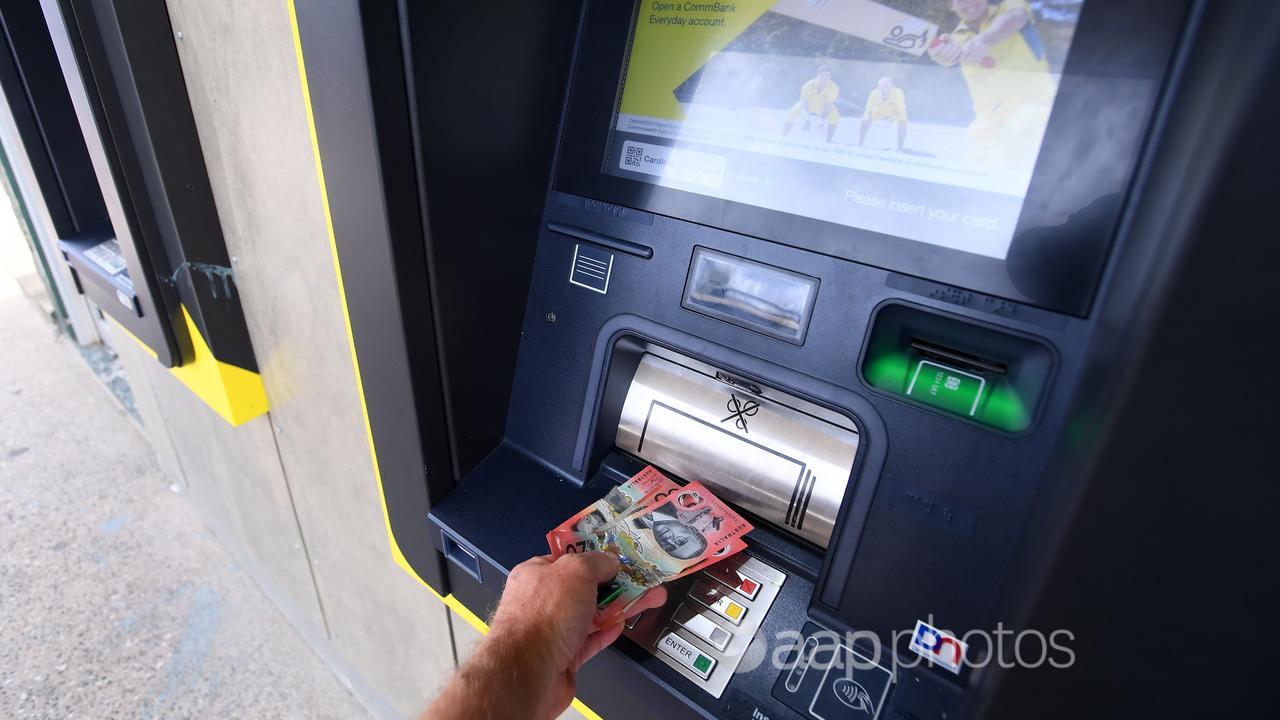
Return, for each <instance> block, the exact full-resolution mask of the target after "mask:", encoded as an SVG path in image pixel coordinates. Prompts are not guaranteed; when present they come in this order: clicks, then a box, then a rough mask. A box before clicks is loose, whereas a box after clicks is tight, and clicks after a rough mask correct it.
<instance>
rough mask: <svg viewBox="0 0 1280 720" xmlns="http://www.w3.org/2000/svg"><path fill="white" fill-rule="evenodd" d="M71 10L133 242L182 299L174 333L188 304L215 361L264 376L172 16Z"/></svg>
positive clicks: (172, 310)
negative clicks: (127, 202)
mask: <svg viewBox="0 0 1280 720" xmlns="http://www.w3.org/2000/svg"><path fill="white" fill-rule="evenodd" d="M71 5H72V7H73V8H74V9H75V12H76V17H77V20H78V21H79V26H80V31H81V35H82V37H84V39H85V50H86V57H87V59H88V64H89V70H90V72H91V73H92V77H93V78H94V80H95V81H96V84H97V87H98V90H99V97H100V101H101V103H102V109H103V112H104V116H105V120H106V126H107V129H108V132H109V134H110V136H111V141H112V144H114V145H115V147H116V150H117V154H118V157H119V162H120V165H121V168H122V169H123V170H124V173H123V174H124V178H123V179H124V181H125V182H124V183H122V184H121V183H118V186H120V190H121V192H122V194H127V196H128V197H129V198H130V199H131V201H132V206H133V209H134V212H135V213H137V215H138V216H139V222H138V230H140V231H141V234H140V235H134V239H135V240H136V241H140V242H142V243H144V244H146V245H148V246H149V249H150V252H149V253H148V254H149V255H150V257H152V258H153V261H154V262H155V266H154V271H155V275H154V280H155V282H156V283H157V284H158V285H160V286H161V287H163V288H172V292H167V291H166V292H165V293H164V295H165V296H166V299H167V300H174V299H176V302H174V303H172V304H168V303H167V304H166V308H167V310H168V316H169V318H170V319H171V322H173V323H174V328H175V332H176V333H177V335H178V336H179V337H181V336H182V335H183V334H185V322H184V321H183V320H182V317H181V312H180V310H179V309H178V305H179V304H180V305H181V306H182V307H185V308H186V310H187V312H188V313H189V314H190V315H191V318H192V320H193V321H194V323H195V325H196V328H197V329H198V331H199V332H200V334H201V336H202V337H203V339H204V341H205V342H206V343H207V344H208V346H209V349H210V350H211V351H212V352H213V355H214V357H216V358H217V359H218V360H220V361H222V362H225V363H228V364H231V365H235V366H236V367H240V368H244V369H246V370H250V371H254V372H256V371H257V369H258V365H257V360H256V359H255V357H254V354H253V346H252V344H251V342H250V340H249V332H248V328H247V327H246V325H245V322H244V313H243V309H242V308H241V305H240V294H239V291H238V289H237V288H236V284H235V275H234V273H233V272H232V269H231V261H230V258H229V256H228V254H227V249H226V244H225V241H224V240H223V237H222V226H221V224H220V223H219V220H218V211H217V207H216V206H215V204H214V200H213V192H212V190H211V188H210V185H209V176H208V173H207V171H206V169H205V163H204V156H203V154H202V152H201V149H200V138H199V136H198V134H197V132H196V126H195V118H194V116H193V115H192V113H191V106H190V103H189V101H188V99H187V88H186V83H185V81H184V79H183V76H182V66H181V63H180V61H179V59H178V51H177V48H176V47H175V45H174V39H173V30H172V27H171V26H170V23H169V15H168V12H167V11H166V9H165V8H164V6H163V5H162V4H158V3H132V2H117V1H116V0H71ZM90 18H91V19H92V23H90V22H89V20H90ZM90 35H92V36H93V37H92V38H90ZM108 78H109V80H108ZM107 87H110V88H112V89H113V90H114V92H113V93H111V94H110V96H108V93H107V92H106V88H107ZM126 168H128V169H126ZM143 216H145V220H144V219H142V217H143ZM161 258H163V260H161ZM175 296H176V297H175ZM184 345H185V343H184ZM188 352H189V350H188V348H186V347H184V353H183V357H184V361H185V360H187V359H190V357H191V356H190V355H189V354H188Z"/></svg>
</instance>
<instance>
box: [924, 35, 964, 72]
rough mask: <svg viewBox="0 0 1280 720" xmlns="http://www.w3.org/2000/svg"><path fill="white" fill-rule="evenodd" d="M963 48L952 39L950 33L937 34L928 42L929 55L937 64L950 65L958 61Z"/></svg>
mask: <svg viewBox="0 0 1280 720" xmlns="http://www.w3.org/2000/svg"><path fill="white" fill-rule="evenodd" d="M963 52H964V48H963V47H962V46H961V45H960V43H957V42H956V41H955V40H954V39H952V37H951V35H939V36H938V37H936V38H934V40H933V42H931V43H929V48H928V53H929V57H931V58H933V60H934V62H936V63H938V64H939V65H945V66H948V67H950V66H952V65H955V64H956V63H958V62H960V56H961V54H962V53H963Z"/></svg>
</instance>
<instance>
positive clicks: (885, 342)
mask: <svg viewBox="0 0 1280 720" xmlns="http://www.w3.org/2000/svg"><path fill="white" fill-rule="evenodd" d="M1052 365H1053V363H1052V354H1051V353H1050V352H1049V349H1048V348H1047V347H1046V346H1045V345H1044V344H1043V343H1041V342H1039V341H1036V340H1033V339H1031V338H1028V337H1024V336H1022V335H1015V334H1013V333H1007V332H1004V331H1000V330H997V329H995V328H990V327H986V326H982V325H977V324H973V323H969V322H966V321H963V320H960V319H958V318H953V317H950V316H946V315H941V314H938V313H933V312H930V311H926V310H922V309H917V308H914V307H909V306H905V305H897V304H891V305H886V306H885V307H883V308H881V310H880V312H879V313H877V315H876V318H875V324H874V325H873V327H872V331H871V337H870V339H869V340H868V343H867V350H866V355H865V356H864V358H863V363H862V375H863V377H864V378H865V379H866V381H867V383H868V384H869V385H871V386H872V387H875V388H878V389H880V390H883V391H885V392H888V393H891V394H893V395H897V396H899V397H901V398H903V399H905V400H907V401H909V402H912V403H915V404H918V405H921V406H923V407H926V408H928V409H930V410H934V411H938V412H943V413H946V414H948V415H953V416H957V417H961V418H965V419H967V420H970V421H973V422H977V423H980V424H982V425H986V426H988V427H991V428H995V429H997V430H1003V431H1005V432H1015V433H1016V432H1021V431H1022V430H1025V429H1026V428H1027V427H1029V426H1030V425H1031V421H1032V419H1033V418H1034V417H1035V411H1036V406H1037V405H1038V404H1039V402H1040V396H1041V394H1042V392H1043V390H1044V386H1045V384H1046V382H1047V381H1048V377H1049V371H1050V369H1051V368H1052Z"/></svg>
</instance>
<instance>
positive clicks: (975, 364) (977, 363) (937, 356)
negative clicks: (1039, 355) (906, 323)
mask: <svg viewBox="0 0 1280 720" xmlns="http://www.w3.org/2000/svg"><path fill="white" fill-rule="evenodd" d="M911 347H913V348H915V349H916V350H918V351H919V352H920V354H921V355H924V356H925V357H928V358H933V359H934V360H941V361H943V362H946V363H948V364H951V365H960V366H961V367H964V368H968V369H970V370H976V371H978V372H982V373H993V374H996V375H1004V374H1006V373H1008V372H1009V367H1008V366H1007V365H1005V364H1004V363H999V362H996V361H994V360H987V359H986V358H981V357H978V356H977V355H972V354H970V353H967V352H964V351H963V350H955V349H953V348H949V347H946V346H943V345H938V344H936V343H931V342H929V341H927V340H920V339H918V338H912V339H911Z"/></svg>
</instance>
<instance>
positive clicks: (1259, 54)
mask: <svg viewBox="0 0 1280 720" xmlns="http://www.w3.org/2000/svg"><path fill="white" fill-rule="evenodd" d="M1277 33H1280V5H1276V4H1275V3H1272V2H1265V1H1256V2H1242V3H1232V4H1230V5H1229V6H1228V5H1226V4H1224V5H1222V6H1219V7H1217V8H1214V9H1213V10H1212V11H1209V12H1206V13H1205V15H1204V22H1203V27H1202V30H1201V32H1200V33H1199V34H1200V39H1199V41H1198V42H1197V43H1195V44H1194V45H1193V46H1192V47H1191V48H1190V49H1189V52H1188V54H1187V58H1186V63H1187V69H1186V72H1185V79H1184V81H1183V88H1182V91H1181V93H1180V95H1181V98H1180V100H1179V101H1178V102H1177V103H1176V105H1175V107H1174V108H1173V113H1172V116H1171V117H1170V119H1169V121H1168V128H1167V129H1166V138H1167V140H1166V142H1167V146H1166V148H1167V149H1166V152H1165V153H1163V156H1162V157H1161V159H1160V162H1159V163H1158V164H1157V165H1156V166H1155V167H1154V168H1153V174H1152V180H1151V183H1150V188H1151V189H1152V190H1153V191H1155V192H1153V202H1152V203H1151V205H1152V207H1150V208H1149V209H1148V210H1147V211H1146V212H1144V213H1143V214H1142V216H1141V217H1139V218H1138V219H1137V220H1135V223H1134V224H1135V228H1136V229H1137V231H1138V232H1141V233H1142V234H1144V235H1147V236H1148V242H1147V243H1145V244H1144V245H1145V246H1144V247H1142V248H1133V249H1134V250H1135V252H1132V253H1129V254H1128V256H1125V257H1121V258H1120V259H1119V261H1118V263H1117V266H1118V267H1117V271H1119V270H1124V271H1126V272H1124V273H1123V274H1121V273H1119V272H1117V276H1116V277H1115V278H1114V280H1113V283H1112V284H1113V285H1114V289H1113V292H1112V295H1113V296H1115V298H1116V300H1117V301H1120V300H1123V301H1124V304H1120V305H1117V306H1113V307H1109V308H1104V312H1108V316H1107V320H1108V321H1109V324H1110V325H1111V329H1110V330H1109V331H1108V333H1107V335H1106V345H1107V346H1106V347H1105V349H1103V350H1102V351H1101V352H1100V357H1099V362H1098V364H1097V365H1096V366H1095V367H1094V368H1093V370H1092V372H1091V374H1090V376H1089V380H1090V383H1089V385H1088V391H1087V392H1085V393H1082V394H1081V397H1080V398H1079V402H1078V405H1077V408H1076V410H1075V412H1076V415H1077V417H1078V421H1077V424H1078V426H1079V427H1080V432H1078V433H1077V434H1076V436H1075V437H1074V438H1073V440H1074V441H1075V442H1073V443H1071V444H1070V446H1069V447H1064V448H1063V449H1062V453H1061V454H1062V455H1063V456H1064V458H1063V461H1062V462H1061V463H1060V465H1059V469H1060V472H1064V473H1069V474H1074V475H1077V476H1083V477H1084V480H1083V481H1082V482H1080V483H1079V485H1078V487H1076V490H1077V492H1076V493H1063V494H1062V495H1060V496H1057V497H1053V498H1050V499H1048V500H1047V501H1046V505H1052V506H1053V509H1054V511H1055V512H1056V513H1058V514H1069V515H1070V517H1071V522H1070V523H1069V524H1067V525H1066V526H1065V527H1064V528H1063V529H1064V533H1063V534H1062V535H1060V536H1057V537H1055V538H1053V540H1052V541H1051V542H1056V543H1058V547H1059V552H1058V554H1057V556H1056V557H1055V558H1054V559H1053V562H1052V563H1046V562H1045V559H1044V558H1043V557H1041V558H1038V559H1037V561H1038V563H1039V564H1040V565H1041V566H1042V567H1045V568H1046V570H1047V573H1029V575H1030V577H1031V578H1034V580H1028V579H1025V578H1020V580H1021V583H1022V584H1023V585H1024V586H1025V589H1026V591H1027V592H1026V593H1025V594H1023V595H1021V597H1022V598H1025V599H1026V601H1027V602H1028V603H1031V604H1030V606H1029V607H1028V608H1027V610H1028V611H1029V612H1028V616H1027V620H1026V622H1025V624H1026V626H1028V627H1035V628H1040V629H1043V630H1046V631H1047V630H1052V629H1063V630H1067V631H1070V632H1071V633H1072V638H1073V642H1072V643H1071V644H1072V646H1073V650H1074V653H1075V655H1074V660H1075V662H1074V663H1073V664H1072V665H1071V666H1070V667H1068V668H1065V669H1057V670H1046V669H1040V670H1029V669H1015V670H1010V671H1009V672H1007V673H1005V674H998V673H997V674H995V676H994V677H992V678H990V680H991V681H992V682H991V685H993V686H994V688H993V690H994V695H993V698H992V701H991V703H990V706H989V713H988V716H990V717H1001V718H1021V717H1029V716H1033V715H1034V716H1036V717H1041V718H1076V717H1084V716H1090V715H1106V716H1112V717H1201V716H1203V717H1247V716H1250V715H1264V714H1266V713H1267V712H1269V711H1270V709H1271V705H1272V702H1271V700H1270V698H1269V697H1268V696H1267V693H1268V691H1269V689H1270V686H1269V683H1270V682H1271V675H1272V673H1271V672H1270V670H1269V664H1268V662H1267V660H1269V653H1268V652H1267V649H1266V648H1265V646H1258V645H1253V644H1251V643H1250V642H1249V641H1247V640H1244V639H1243V638H1244V637H1246V636H1249V633H1248V631H1246V632H1245V635H1241V634H1239V633H1236V632H1235V631H1234V628H1236V627H1237V626H1239V627H1241V628H1242V629H1243V628H1255V627H1257V623H1256V622H1255V621H1262V624H1264V625H1265V624H1266V621H1265V620H1263V619H1264V618H1269V617H1270V615H1271V614H1273V612H1274V600H1273V598H1274V595H1273V591H1272V587H1273V585H1274V583H1272V582H1271V581H1270V579H1269V577H1265V576H1266V575H1267V573H1266V571H1262V575H1261V576H1260V575H1259V572H1260V570H1259V569H1260V568H1264V567H1270V566H1271V565H1272V564H1273V561H1274V558H1273V553H1274V548H1275V547H1276V546H1277V543H1278V542H1280V540H1278V538H1277V534H1276V524H1275V521H1274V508H1275V507H1276V505H1277V503H1280V492H1278V489H1280V486H1278V485H1277V484H1276V483H1275V482H1274V477H1275V474H1276V473H1275V459H1274V450H1273V446H1274V440H1273V438H1274V431H1275V419H1274V411H1273V409H1272V404H1271V401H1270V394H1269V393H1266V392H1263V393H1262V394H1259V393H1258V392H1257V391H1258V390H1260V389H1261V388H1263V387H1264V386H1265V385H1266V382H1265V381H1262V377H1264V376H1265V375H1266V374H1268V373H1269V372H1270V369H1269V370H1267V371H1264V372H1263V373H1262V374H1259V373H1258V372H1257V371H1258V369H1260V368H1263V367H1267V368H1274V362H1273V361H1272V360H1271V358H1273V357H1274V353H1275V349H1276V348H1277V347H1280V331H1278V329H1277V322H1276V319H1277V317H1280V301H1278V300H1277V297H1276V295H1275V292H1274V278H1275V268H1276V267H1278V266H1280V246H1278V245H1277V244H1276V243H1275V242H1272V241H1271V238H1272V237H1274V236H1275V232H1274V230H1273V229H1272V225H1273V221H1272V218H1271V215H1272V207H1273V206H1274V197H1275V192H1274V187H1273V184H1272V183H1271V182H1270V178H1271V177H1272V176H1273V175H1274V173H1275V171H1276V168H1277V167H1278V166H1280V137H1278V136H1277V134H1276V132H1275V123H1274V118H1275V117H1276V116H1277V113H1280V76H1278V75H1277V74H1276V72H1275V69H1276V67H1277V65H1278V64H1280V41H1277V39H1276V38H1277ZM1242 36H1252V37H1258V38H1265V40H1262V41H1260V42H1259V43H1256V44H1251V45H1249V46H1247V47H1245V46H1241V45H1240V44H1239V43H1237V42H1236V39H1238V38H1239V37H1242ZM1225 77H1230V78H1231V82H1224V81H1223V78H1225ZM1188 168H1194V171H1193V172H1186V169H1188ZM1135 245H1136V243H1135ZM1029 562H1033V561H1029ZM1046 574H1047V577H1046V576H1045V575H1046ZM1042 578H1043V583H1041V582H1040V579H1042ZM1259 651H1261V652H1259ZM1235 658H1239V660H1235ZM1233 660H1234V661H1233ZM1169 661H1172V663H1173V665H1177V666H1180V667H1182V668H1186V669H1188V670H1190V672H1186V673H1185V675H1184V677H1185V678H1186V683H1185V684H1183V685H1180V686H1179V687H1178V689H1177V690H1173V689H1171V688H1170V685H1169V683H1170V674H1169V673H1170V670H1171V664H1170V662H1169ZM1046 698H1053V699H1054V701H1053V702H1051V703H1047V702H1045V699H1046Z"/></svg>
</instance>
